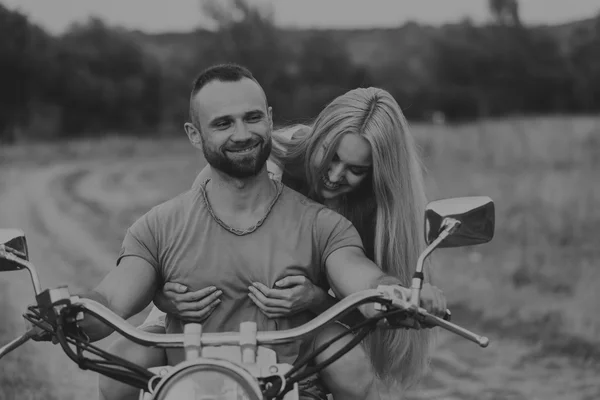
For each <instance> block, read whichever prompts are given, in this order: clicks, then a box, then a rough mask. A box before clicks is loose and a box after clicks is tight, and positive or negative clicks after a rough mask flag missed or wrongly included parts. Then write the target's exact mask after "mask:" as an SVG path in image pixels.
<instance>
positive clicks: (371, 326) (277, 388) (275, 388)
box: [263, 310, 406, 400]
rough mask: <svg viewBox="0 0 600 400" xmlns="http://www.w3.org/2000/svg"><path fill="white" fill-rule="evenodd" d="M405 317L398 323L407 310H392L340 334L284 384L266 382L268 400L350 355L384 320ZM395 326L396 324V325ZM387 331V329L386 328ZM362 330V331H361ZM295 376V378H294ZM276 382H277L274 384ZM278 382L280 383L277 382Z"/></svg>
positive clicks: (302, 363)
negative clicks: (349, 337)
mask: <svg viewBox="0 0 600 400" xmlns="http://www.w3.org/2000/svg"><path fill="white" fill-rule="evenodd" d="M398 315H403V316H404V318H399V319H398V320H397V321H402V320H404V319H405V317H406V310H392V311H386V312H383V313H381V314H379V315H377V316H375V317H371V318H367V319H365V320H364V321H362V322H360V323H358V324H356V325H354V326H353V327H350V328H349V329H346V330H344V332H342V333H340V334H338V335H337V336H335V337H334V338H332V339H330V340H328V341H327V342H325V343H324V344H322V345H321V346H319V347H318V348H317V349H315V350H313V351H312V352H311V353H309V354H308V356H305V357H304V358H303V359H302V360H301V361H299V362H298V363H296V364H295V365H294V367H293V368H292V369H291V370H289V371H288V372H287V373H286V374H285V376H284V381H283V382H282V380H281V378H279V377H272V378H274V379H269V380H265V381H266V382H267V383H270V385H269V387H267V388H266V389H265V390H264V391H263V393H264V395H265V397H266V398H268V399H275V400H281V399H283V396H284V395H285V393H287V392H288V391H289V390H291V389H292V388H293V385H294V383H297V382H300V381H301V380H303V379H305V378H307V377H309V376H311V375H314V374H316V373H318V372H320V371H322V370H323V369H325V368H326V367H327V366H329V365H330V364H332V363H334V362H335V361H337V360H338V359H340V358H341V357H342V356H344V354H346V353H348V352H349V351H350V350H352V349H353V348H354V347H355V346H356V345H358V344H359V343H360V342H361V341H362V340H363V339H364V338H365V337H366V336H367V335H368V334H369V333H371V332H373V331H374V330H375V328H376V327H377V325H378V324H379V322H380V321H381V320H383V319H388V321H389V320H391V317H394V316H398ZM394 325H395V324H394ZM394 325H391V329H395V328H394ZM384 329H385V328H384ZM359 330H360V331H359ZM357 331H359V332H358V333H357V334H356V335H355V336H354V338H352V340H351V341H350V342H348V343H347V344H346V345H344V346H343V347H342V348H341V349H339V350H338V351H336V352H335V353H334V354H333V355H332V356H331V357H329V359H327V360H326V361H323V362H322V363H320V364H316V365H315V366H313V367H312V368H307V369H306V370H304V371H303V372H299V371H300V369H302V368H303V367H304V366H307V365H308V363H309V362H310V361H311V360H313V359H314V358H315V357H316V356H317V355H319V354H321V353H322V352H323V351H325V350H326V349H327V348H328V347H330V346H331V345H332V344H333V343H335V342H337V341H338V340H340V339H341V338H343V337H344V336H346V335H349V334H351V333H355V332H357ZM294 374H295V376H293V375H294ZM273 380H275V382H273ZM277 381H278V382H277ZM284 382H285V388H283V389H282V388H281V385H282V384H284Z"/></svg>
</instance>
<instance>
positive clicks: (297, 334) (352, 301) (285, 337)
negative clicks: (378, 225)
mask: <svg viewBox="0 0 600 400" xmlns="http://www.w3.org/2000/svg"><path fill="white" fill-rule="evenodd" d="M377 300H379V301H380V302H386V301H387V302H389V300H390V299H389V298H388V296H386V294H385V293H382V292H381V291H380V290H377V289H370V290H364V291H361V292H358V293H354V294H352V295H350V296H348V297H346V298H344V299H342V300H341V301H339V302H338V303H336V304H335V305H333V306H332V307H331V308H329V309H328V310H327V311H325V312H323V313H322V314H320V315H319V316H317V317H316V318H314V319H312V320H311V321H309V322H307V323H306V324H303V325H301V326H299V327H296V328H292V329H286V330H281V331H259V332H257V334H256V341H257V344H262V345H276V344H282V343H289V342H291V341H294V340H297V339H303V338H305V337H307V336H310V335H311V334H312V333H313V332H315V331H317V330H319V329H320V328H322V327H323V326H325V325H327V324H329V323H330V322H333V321H335V320H336V319H338V318H340V317H342V316H344V315H346V314H347V313H349V312H351V311H352V310H353V309H354V308H355V307H356V306H358V305H361V304H365V303H370V302H373V301H377ZM71 304H72V305H74V306H79V307H81V308H83V309H85V310H86V311H88V312H90V313H91V314H92V315H94V316H95V317H97V318H98V319H100V320H102V321H103V322H105V323H106V324H108V325H109V326H111V327H112V328H113V329H115V330H116V331H117V332H119V333H120V334H122V335H123V336H125V337H127V338H128V339H130V340H131V341H133V342H135V343H137V344H140V345H143V346H152V347H161V348H178V347H184V338H185V335H184V334H183V333H178V334H173V333H169V334H163V333H150V332H145V331H143V330H141V329H138V328H136V327H134V326H132V325H131V324H130V323H129V322H127V321H126V320H124V319H123V318H121V317H119V316H118V315H117V314H115V313H113V312H112V311H111V310H110V309H108V308H106V307H105V306H103V305H102V304H100V303H98V302H96V301H94V300H90V299H85V298H80V297H77V296H73V297H71ZM241 338H242V335H241V334H240V333H238V332H220V333H203V334H202V336H201V338H200V344H201V345H204V346H227V345H239V343H240V339H241Z"/></svg>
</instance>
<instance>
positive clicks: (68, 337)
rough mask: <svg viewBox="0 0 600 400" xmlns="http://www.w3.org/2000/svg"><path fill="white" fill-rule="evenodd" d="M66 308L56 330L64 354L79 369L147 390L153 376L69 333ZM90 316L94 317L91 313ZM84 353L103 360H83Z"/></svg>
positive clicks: (61, 314) (69, 311)
mask: <svg viewBox="0 0 600 400" xmlns="http://www.w3.org/2000/svg"><path fill="white" fill-rule="evenodd" d="M68 308H69V307H65V308H63V309H62V310H61V313H60V317H59V318H58V326H57V328H56V337H57V339H58V343H59V344H60V345H61V347H62V349H63V351H64V352H65V354H67V356H68V357H69V358H70V359H71V360H73V361H74V362H75V363H76V364H77V365H78V366H79V367H80V368H81V369H84V370H85V369H89V370H91V371H94V372H97V373H99V374H102V375H104V376H107V377H109V378H111V379H114V380H117V381H120V382H122V383H125V384H127V385H131V386H134V387H136V388H138V389H144V390H147V388H148V382H149V381H150V379H151V378H152V377H153V376H154V374H153V373H151V372H150V371H148V370H147V369H144V368H142V367H140V366H138V365H136V364H133V363H131V362H129V361H127V360H125V359H122V358H120V357H118V356H115V355H113V354H110V353H108V352H106V351H104V350H102V349H100V348H98V347H96V346H94V345H92V344H91V343H89V340H88V339H86V338H82V337H80V336H79V335H76V334H74V333H72V332H69V329H68V323H67V321H66V319H67V318H69V316H70V315H71V314H70V313H71V312H72V310H68ZM87 311H88V310H85V312H87ZM91 314H92V315H94V314H93V313H91ZM94 316H95V315H94ZM69 343H70V344H73V345H74V346H75V347H76V348H77V353H75V352H74V351H73V350H72V349H71V348H70V347H69ZM84 351H89V352H90V353H92V354H94V355H97V356H99V357H102V358H104V359H105V360H104V361H103V360H92V359H89V358H85V356H84V355H83V352H84Z"/></svg>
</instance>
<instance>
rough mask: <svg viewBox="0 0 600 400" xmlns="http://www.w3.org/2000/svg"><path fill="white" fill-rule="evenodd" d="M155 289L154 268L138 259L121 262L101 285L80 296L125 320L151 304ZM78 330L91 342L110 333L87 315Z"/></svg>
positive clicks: (156, 281) (156, 284)
mask: <svg viewBox="0 0 600 400" xmlns="http://www.w3.org/2000/svg"><path fill="white" fill-rule="evenodd" d="M157 286H158V278H157V275H156V271H155V270H154V268H153V267H152V266H151V265H150V264H149V263H148V262H147V261H145V260H144V259H142V258H141V257H136V256H130V257H124V258H123V259H121V261H120V263H119V266H118V267H116V268H113V269H112V270H111V271H110V272H109V273H108V275H106V277H105V278H104V279H103V280H102V282H100V284H99V285H98V286H97V287H96V288H95V289H93V290H92V291H91V292H88V293H85V294H82V295H80V296H81V297H85V298H88V299H91V300H94V301H97V302H98V303H100V304H102V305H104V306H105V307H107V308H109V309H110V310H112V311H113V312H114V313H116V314H117V315H119V316H120V317H121V318H124V319H128V318H130V317H132V316H134V315H135V314H137V313H139V312H141V311H143V310H144V308H146V306H147V305H148V304H150V302H151V301H152V298H153V297H154V295H155V293H156V290H157ZM80 326H81V328H82V329H83V330H84V332H85V333H86V334H87V335H88V336H89V338H90V340H91V341H92V342H94V341H97V340H101V339H103V338H105V337H107V336H108V335H110V334H111V333H112V331H113V330H112V329H111V328H109V327H108V326H107V325H106V324H104V323H103V322H101V321H99V320H97V319H96V318H94V317H93V316H91V315H89V314H86V315H85V318H84V319H83V321H81V322H80Z"/></svg>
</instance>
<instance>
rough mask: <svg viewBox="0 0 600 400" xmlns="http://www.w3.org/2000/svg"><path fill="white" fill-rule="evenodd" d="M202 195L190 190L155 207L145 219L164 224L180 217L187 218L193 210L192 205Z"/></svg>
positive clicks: (147, 213) (145, 215)
mask: <svg viewBox="0 0 600 400" xmlns="http://www.w3.org/2000/svg"><path fill="white" fill-rule="evenodd" d="M198 196H200V194H199V193H198V191H197V190H194V189H190V190H187V191H185V192H183V193H180V194H178V195H177V196H175V197H172V198H170V199H168V200H165V201H163V202H162V203H159V204H157V205H155V206H153V207H152V208H151V209H150V210H149V211H148V212H146V214H144V216H143V218H151V219H154V220H157V221H161V222H164V221H166V220H170V219H177V218H179V217H182V218H185V214H186V213H187V212H188V211H189V210H190V209H192V208H193V207H192V205H193V204H195V203H196V202H197V201H198Z"/></svg>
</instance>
